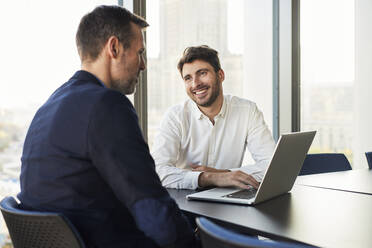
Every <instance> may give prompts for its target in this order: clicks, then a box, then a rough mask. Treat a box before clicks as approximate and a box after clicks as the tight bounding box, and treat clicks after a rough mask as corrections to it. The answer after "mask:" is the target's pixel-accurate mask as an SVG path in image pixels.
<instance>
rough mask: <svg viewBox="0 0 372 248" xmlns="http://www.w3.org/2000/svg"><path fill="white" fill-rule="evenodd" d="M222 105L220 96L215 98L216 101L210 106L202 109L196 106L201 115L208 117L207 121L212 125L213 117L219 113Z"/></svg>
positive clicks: (221, 96) (221, 95)
mask: <svg viewBox="0 0 372 248" xmlns="http://www.w3.org/2000/svg"><path fill="white" fill-rule="evenodd" d="M222 104H223V94H220V95H219V96H218V97H217V99H216V101H214V103H212V105H211V106H208V107H203V106H199V105H198V108H199V109H200V111H201V112H202V113H203V114H205V115H206V116H207V117H208V119H209V120H210V121H211V122H212V124H213V125H214V117H215V116H216V115H218V114H219V113H220V111H221V108H222Z"/></svg>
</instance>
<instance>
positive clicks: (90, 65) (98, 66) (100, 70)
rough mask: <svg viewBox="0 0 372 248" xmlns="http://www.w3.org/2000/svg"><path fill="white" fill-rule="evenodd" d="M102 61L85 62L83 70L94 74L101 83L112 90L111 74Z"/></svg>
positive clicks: (82, 66)
mask: <svg viewBox="0 0 372 248" xmlns="http://www.w3.org/2000/svg"><path fill="white" fill-rule="evenodd" d="M103 63H104V61H102V60H96V61H94V62H85V63H82V65H81V69H82V70H84V71H87V72H90V73H92V74H93V75H94V76H96V77H97V78H98V79H99V80H101V82H102V83H103V84H104V85H105V86H106V87H107V88H111V78H110V74H109V73H108V71H107V70H105V68H107V67H106V66H105V65H104V64H103Z"/></svg>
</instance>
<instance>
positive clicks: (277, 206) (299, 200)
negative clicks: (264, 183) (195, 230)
mask: <svg viewBox="0 0 372 248" xmlns="http://www.w3.org/2000/svg"><path fill="white" fill-rule="evenodd" d="M168 192H169V193H170V195H171V196H172V197H173V198H174V199H175V200H176V202H177V203H178V205H179V207H180V208H181V209H182V210H184V211H186V212H190V213H193V214H195V215H200V216H205V217H210V218H213V219H215V220H218V221H222V222H225V223H228V224H233V225H236V226H238V227H241V228H242V229H247V230H249V231H252V230H253V231H255V233H257V234H258V235H263V236H266V237H269V238H281V239H288V240H293V241H298V242H303V243H307V244H312V245H316V246H320V247H372V235H371V230H372V196H371V195H366V194H357V193H351V192H345V191H338V190H330V189H324V188H317V187H308V186H302V185H295V186H294V187H293V189H292V191H291V192H290V193H287V194H285V195H282V196H279V197H276V198H274V199H272V200H269V201H266V202H263V203H260V204H258V205H256V206H244V205H235V204H228V203H214V202H202V201H189V200H186V195H187V194H190V193H193V192H194V191H192V190H176V189H168Z"/></svg>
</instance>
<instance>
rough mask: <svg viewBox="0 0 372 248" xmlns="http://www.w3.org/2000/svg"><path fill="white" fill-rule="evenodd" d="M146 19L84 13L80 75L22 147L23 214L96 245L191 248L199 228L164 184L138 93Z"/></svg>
mask: <svg viewBox="0 0 372 248" xmlns="http://www.w3.org/2000/svg"><path fill="white" fill-rule="evenodd" d="M147 26H148V24H147V22H146V21H145V20H144V19H142V18H141V17H138V16H136V15H134V14H132V13H130V12H129V11H127V10H126V9H124V8H121V7H118V6H99V7H97V8H95V9H94V10H93V11H92V12H90V13H88V14H87V15H85V16H84V17H83V18H82V20H81V22H80V25H79V28H78V31H77V34H76V43H77V47H78V51H79V55H80V58H81V63H82V66H81V70H80V71H77V72H76V73H75V74H74V75H73V76H72V77H71V78H70V79H69V80H68V81H67V82H66V83H65V84H63V85H62V86H61V87H60V88H58V89H57V90H56V91H55V92H54V93H53V94H52V95H51V96H50V98H49V99H48V100H47V101H46V103H45V104H44V105H43V106H41V107H40V109H39V110H38V111H37V113H36V114H35V117H34V119H33V121H32V123H31V125H30V128H29V130H28V133H27V136H26V140H25V143H24V149H23V155H22V171H21V178H20V180H21V192H20V193H19V195H18V198H19V199H20V201H21V206H22V208H24V209H31V210H37V211H57V212H61V213H63V214H65V215H66V216H67V217H68V218H69V219H70V220H71V222H72V223H73V224H74V225H75V226H76V228H77V229H78V231H79V232H80V234H81V236H82V238H83V239H84V241H85V242H86V244H87V246H88V247H173V246H176V247H192V246H197V245H198V244H197V243H196V240H195V237H194V234H193V232H192V229H191V227H190V225H189V223H188V222H187V220H186V218H185V217H184V216H183V214H182V213H181V211H180V210H179V208H178V206H177V204H176V203H175V202H174V200H173V199H172V198H170V196H169V194H168V192H167V191H166V190H165V189H164V188H163V187H162V186H161V182H160V180H159V177H158V176H157V174H156V172H155V166H154V161H153V159H152V157H151V155H150V153H149V149H148V146H147V144H146V142H145V141H144V139H143V137H142V134H141V130H140V128H139V126H138V119H137V115H136V113H135V110H134V108H133V105H132V104H131V102H130V101H129V100H128V98H127V97H126V95H127V94H132V93H133V92H134V90H135V86H136V84H137V81H138V76H139V74H140V72H141V71H142V70H144V69H145V61H144V58H143V53H144V51H145V45H144V38H143V29H144V28H145V27H147Z"/></svg>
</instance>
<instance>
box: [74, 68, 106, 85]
mask: <svg viewBox="0 0 372 248" xmlns="http://www.w3.org/2000/svg"><path fill="white" fill-rule="evenodd" d="M72 78H77V79H80V80H87V81H93V82H95V83H98V84H100V85H102V86H103V87H105V88H107V87H106V86H105V84H104V83H103V82H102V81H101V80H99V78H97V77H96V76H95V75H94V74H92V73H90V72H88V71H84V70H80V71H77V72H75V74H74V75H73V76H72Z"/></svg>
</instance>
